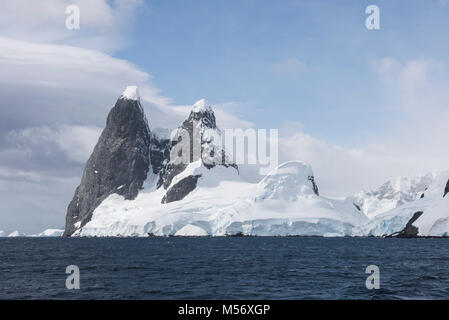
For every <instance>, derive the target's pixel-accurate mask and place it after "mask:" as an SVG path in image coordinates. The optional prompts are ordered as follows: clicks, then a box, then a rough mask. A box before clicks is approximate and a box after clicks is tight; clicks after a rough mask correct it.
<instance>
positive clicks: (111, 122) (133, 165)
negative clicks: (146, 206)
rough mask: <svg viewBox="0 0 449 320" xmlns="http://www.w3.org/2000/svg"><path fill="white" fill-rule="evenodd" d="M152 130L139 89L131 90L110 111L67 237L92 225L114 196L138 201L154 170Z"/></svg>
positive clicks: (69, 218)
mask: <svg viewBox="0 0 449 320" xmlns="http://www.w3.org/2000/svg"><path fill="white" fill-rule="evenodd" d="M150 143H151V137H150V130H149V127H148V123H147V120H146V117H145V115H144V112H143V109H142V106H141V104H140V98H139V96H138V92H137V88H136V87H128V88H127V89H126V91H125V92H124V93H123V94H122V95H121V96H120V97H119V99H118V100H117V102H116V104H115V106H114V107H113V108H112V110H111V111H110V113H109V115H108V118H107V123H106V128H105V129H104V130H103V132H102V134H101V136H100V138H99V140H98V142H97V145H96V146H95V148H94V151H93V153H92V155H91V156H90V158H89V160H88V161H87V164H86V167H85V169H84V173H83V176H82V179H81V184H80V185H79V186H78V188H77V189H76V191H75V196H74V197H73V200H72V201H71V202H70V204H69V207H68V210H67V216H66V227H65V231H64V236H71V235H73V234H74V233H75V232H76V230H78V229H79V228H81V227H83V226H84V225H85V224H86V223H87V222H89V221H90V219H91V216H92V213H93V211H94V210H95V209H96V207H97V206H98V205H99V204H100V203H101V202H102V201H103V200H104V199H106V198H107V197H108V196H109V195H110V194H112V193H117V194H119V195H122V196H124V197H125V199H134V198H135V197H136V196H137V194H138V192H139V189H141V188H142V185H143V183H144V181H145V180H146V178H147V174H148V171H149V167H150V154H149V153H150Z"/></svg>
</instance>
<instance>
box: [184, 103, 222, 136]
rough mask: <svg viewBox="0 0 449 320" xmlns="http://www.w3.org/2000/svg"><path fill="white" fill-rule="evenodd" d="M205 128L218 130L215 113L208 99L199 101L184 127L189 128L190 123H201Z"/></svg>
mask: <svg viewBox="0 0 449 320" xmlns="http://www.w3.org/2000/svg"><path fill="white" fill-rule="evenodd" d="M200 121H201V124H202V125H203V126H205V127H206V128H210V129H216V128H217V122H216V119H215V114H214V111H213V110H212V107H211V105H210V103H209V102H208V101H207V100H206V99H201V100H198V101H197V102H196V103H195V104H194V105H193V108H192V111H191V112H190V115H189V117H188V118H187V120H185V121H184V123H183V127H184V126H185V127H187V126H189V124H190V123H195V122H200Z"/></svg>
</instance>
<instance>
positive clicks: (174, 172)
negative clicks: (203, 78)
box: [158, 99, 238, 203]
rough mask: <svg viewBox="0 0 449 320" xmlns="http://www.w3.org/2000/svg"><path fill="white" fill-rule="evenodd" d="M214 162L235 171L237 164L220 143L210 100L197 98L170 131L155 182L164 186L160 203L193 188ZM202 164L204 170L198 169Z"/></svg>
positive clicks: (175, 199) (180, 196) (174, 198)
mask: <svg viewBox="0 0 449 320" xmlns="http://www.w3.org/2000/svg"><path fill="white" fill-rule="evenodd" d="M217 166H223V167H225V168H229V167H232V169H230V170H234V169H235V170H236V171H237V173H238V167H237V165H236V164H234V163H233V162H232V161H231V160H230V159H229V157H228V155H227V154H226V151H225V150H224V148H223V147H222V144H221V132H220V130H219V129H218V128H217V124H216V119H215V114H214V112H213V110H212V108H211V106H210V104H209V103H208V102H207V101H206V100H205V99H201V100H199V101H198V102H197V103H195V105H194V108H193V110H192V112H191V113H190V114H189V117H188V118H187V119H186V120H185V121H184V122H183V123H182V125H181V126H180V127H179V128H178V130H177V131H176V133H175V134H174V135H173V138H172V143H171V152H170V158H169V159H168V163H167V165H166V166H165V167H164V168H163V169H162V170H161V172H160V179H159V182H158V186H163V187H164V189H166V190H167V192H166V195H165V196H164V197H163V198H162V203H169V202H173V201H179V200H181V199H183V198H184V197H186V196H187V195H188V194H189V193H190V192H192V191H193V190H194V189H195V188H196V186H197V182H198V179H199V178H200V177H204V175H209V174H210V172H209V171H208V170H214V168H215V167H217ZM202 167H205V168H207V169H208V170H205V171H204V170H201V168H202ZM200 171H201V173H199V172H200ZM187 172H188V174H186V173H187ZM232 174H233V173H230V175H232ZM180 177H182V179H180Z"/></svg>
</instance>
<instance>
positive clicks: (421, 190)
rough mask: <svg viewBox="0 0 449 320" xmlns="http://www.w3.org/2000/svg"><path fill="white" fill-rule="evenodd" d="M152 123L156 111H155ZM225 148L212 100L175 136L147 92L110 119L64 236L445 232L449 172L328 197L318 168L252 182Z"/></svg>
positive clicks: (290, 167)
mask: <svg viewBox="0 0 449 320" xmlns="http://www.w3.org/2000/svg"><path fill="white" fill-rule="evenodd" d="M150 119H151V115H150ZM239 170H241V169H240V168H239V167H238V166H237V165H236V164H235V163H234V162H233V161H232V159H230V157H229V155H228V153H227V152H226V150H225V149H224V148H223V146H222V143H221V131H220V129H219V128H218V127H217V125H216V118H215V113H214V111H213V109H212V107H211V105H210V104H209V103H208V102H207V101H206V100H204V99H202V100H200V101H198V102H197V103H195V104H194V105H193V107H192V110H191V112H190V114H189V116H188V118H187V119H186V120H185V121H183V122H182V123H181V124H180V126H179V127H178V128H177V129H176V130H174V131H173V132H171V133H170V131H168V130H163V129H159V128H158V129H152V130H150V127H149V126H148V122H147V120H146V116H145V114H144V113H143V109H142V106H141V104H140V97H139V95H138V90H137V88H135V87H128V88H127V89H126V91H125V92H124V93H123V94H122V95H121V96H120V97H119V99H118V100H117V103H116V104H115V106H114V107H113V108H112V110H111V112H110V114H109V115H108V120H107V123H106V128H105V129H104V131H103V133H102V134H101V137H100V139H99V141H98V143H97V145H96V146H95V149H94V151H93V153H92V155H91V157H90V158H89V160H88V162H87V164H86V168H85V170H84V173H83V177H82V180H81V184H80V186H79V187H78V188H77V189H76V192H75V196H74V198H73V200H72V202H71V203H70V205H69V208H68V211H67V218H66V228H65V231H64V236H149V235H156V236H168V235H177V236H208V235H209V236H221V235H261V236H263V235H320V236H354V235H357V236H358V235H360V236H366V235H378V236H385V235H390V234H393V233H398V234H399V235H400V236H404V235H406V236H413V235H417V234H419V235H445V234H446V233H447V232H449V210H446V208H447V209H449V203H448V200H447V199H448V198H449V197H443V195H444V194H445V193H447V192H449V183H448V178H449V173H441V174H429V175H425V176H422V177H413V178H397V179H393V180H391V181H388V182H386V183H384V184H383V185H381V186H380V187H379V188H377V189H375V190H373V191H362V192H360V193H358V194H356V195H354V196H350V197H347V198H345V199H331V198H327V197H325V196H322V195H320V193H319V186H318V183H317V181H315V176H314V173H313V170H312V168H311V166H310V165H309V164H306V163H304V162H301V161H291V162H287V163H283V164H281V165H279V166H278V167H277V168H275V169H274V170H272V171H271V172H270V173H269V174H268V175H266V176H265V177H264V178H263V179H262V180H261V181H260V182H258V183H254V182H249V181H246V180H245V179H244V178H243V176H244V175H241V172H240V171H239Z"/></svg>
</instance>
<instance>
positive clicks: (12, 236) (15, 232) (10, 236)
mask: <svg viewBox="0 0 449 320" xmlns="http://www.w3.org/2000/svg"><path fill="white" fill-rule="evenodd" d="M17 237H26V235H25V234H23V233H22V232H20V231H18V230H16V231H13V232H11V233H10V234H9V235H8V238H17Z"/></svg>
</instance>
